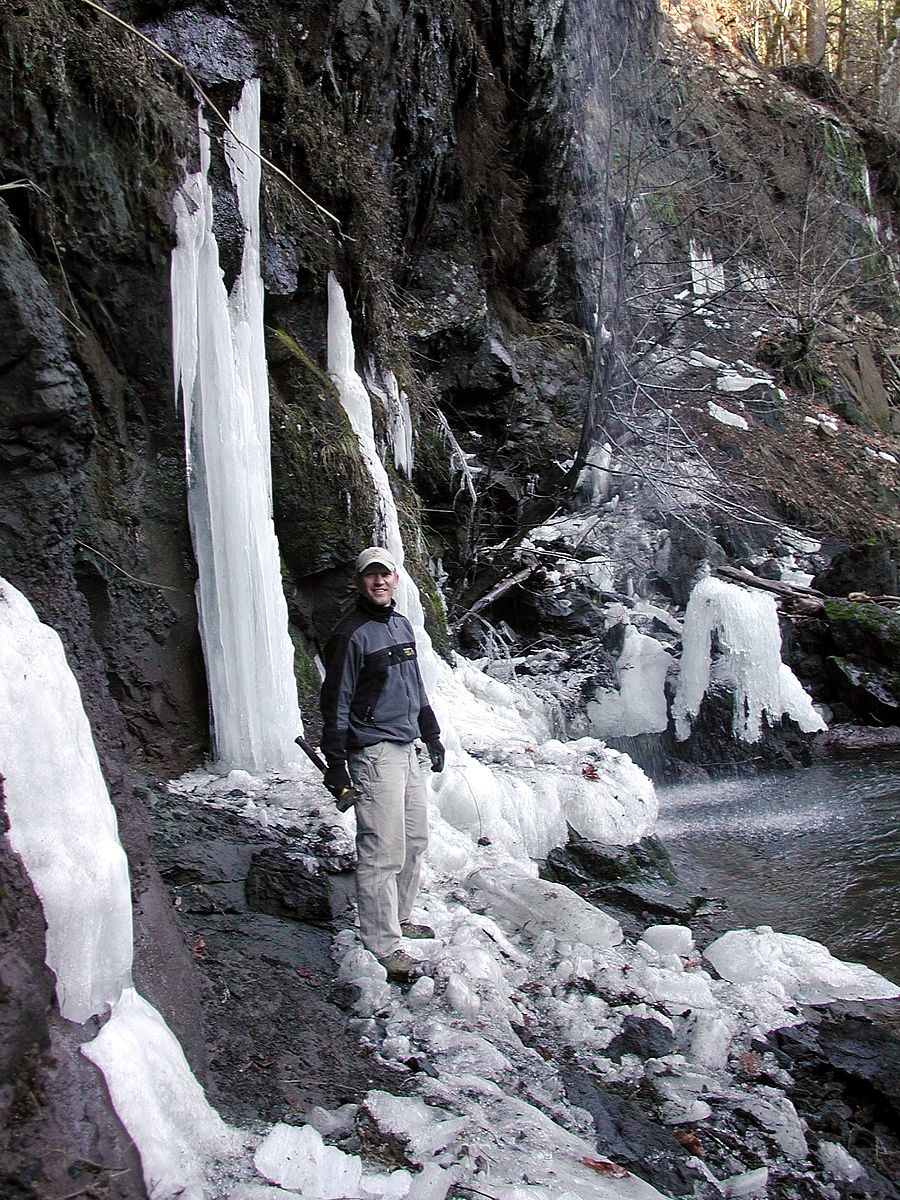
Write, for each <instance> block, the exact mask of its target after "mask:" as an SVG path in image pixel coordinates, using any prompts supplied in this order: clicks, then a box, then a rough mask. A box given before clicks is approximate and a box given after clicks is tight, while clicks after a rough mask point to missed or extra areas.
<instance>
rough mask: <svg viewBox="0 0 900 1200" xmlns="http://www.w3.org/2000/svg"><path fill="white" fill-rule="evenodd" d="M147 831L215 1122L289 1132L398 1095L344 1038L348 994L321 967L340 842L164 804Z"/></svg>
mask: <svg viewBox="0 0 900 1200" xmlns="http://www.w3.org/2000/svg"><path fill="white" fill-rule="evenodd" d="M234 800H235V804H240V801H241V797H239V796H238V797H235V798H234ZM154 818H155V819H154V848H155V852H156V855H157V858H158V860H159V862H160V866H161V870H162V873H163V877H164V879H165V881H166V884H167V886H168V887H169V889H170V895H171V897H172V900H173V902H174V904H175V907H176V910H177V912H178V914H179V917H180V922H181V926H182V930H183V933H182V936H183V939H184V940H185V942H186V943H187V945H188V946H189V948H190V952H191V957H192V960H193V964H194V969H195V971H196V973H197V977H198V979H199V981H200V1001H199V1007H200V1009H201V1011H202V1012H203V1015H204V1018H205V1025H206V1033H207V1051H208V1058H209V1081H210V1088H211V1096H212V1099H213V1101H214V1103H215V1104H216V1106H217V1107H218V1108H219V1110H220V1111H221V1112H222V1113H223V1114H224V1115H225V1116H226V1117H227V1118H228V1119H230V1120H234V1121H256V1120H260V1119H261V1120H266V1121H276V1120H288V1121H290V1122H293V1123H299V1122H301V1121H302V1119H303V1116H304V1114H305V1113H306V1111H307V1110H308V1108H309V1107H310V1106H312V1105H314V1104H321V1105H323V1106H325V1107H327V1108H333V1107H337V1106H338V1105H340V1104H343V1103H346V1102H351V1101H353V1102H359V1101H360V1100H361V1099H362V1097H363V1096H364V1095H365V1093H366V1092H367V1091H368V1090H369V1088H371V1087H381V1088H384V1089H386V1090H388V1091H394V1092H397V1091H399V1090H400V1089H401V1088H402V1086H403V1079H404V1078H405V1077H406V1073H403V1075H402V1077H398V1075H397V1073H396V1072H394V1071H391V1070H390V1069H389V1068H387V1067H385V1066H383V1065H379V1064H378V1063H376V1062H375V1061H373V1060H372V1059H371V1058H370V1057H368V1056H367V1054H366V1053H365V1052H364V1050H362V1049H361V1047H360V1045H359V1041H358V1039H357V1036H356V1034H355V1032H353V1030H352V1029H351V1028H350V1027H349V1024H348V1021H349V1019H350V1018H351V1017H352V1015H353V1012H352V1010H353V1003H354V1001H355V1000H356V998H357V990H356V989H354V988H352V987H349V986H347V985H345V984H342V983H340V982H339V981H338V979H337V973H336V967H335V963H334V961H333V959H332V957H331V945H332V938H333V936H334V933H335V931H336V929H338V928H341V927H344V926H345V925H347V924H349V923H350V922H351V920H352V913H351V912H350V911H349V910H348V905H349V901H350V890H351V883H352V878H351V876H350V874H349V867H350V866H351V864H352V845H351V843H350V842H349V839H348V838H347V836H346V834H344V833H343V831H342V830H341V831H340V834H337V833H335V831H334V830H333V829H331V828H330V827H329V826H327V825H323V824H322V823H321V822H320V820H319V815H318V813H316V812H315V811H314V810H313V811H311V812H310V814H309V815H308V816H307V817H301V816H300V815H298V817H297V820H296V823H295V824H294V825H293V826H291V827H290V828H288V829H282V828H263V827H262V826H259V825H257V824H255V823H254V822H253V821H252V820H248V819H247V817H246V816H244V815H243V814H242V813H241V812H240V811H235V810H233V809H230V808H228V807H225V806H223V805H221V803H219V804H215V805H213V804H210V803H207V802H206V801H204V800H203V799H202V798H201V797H195V796H189V797H188V796H180V795H172V794H168V793H163V794H157V795H156V796H155V805H154ZM313 863H315V864H316V868H315V870H314V869H313V866H312V864H313ZM304 864H305V866H304ZM248 877H249V879H248ZM245 887H246V895H245ZM248 901H249V903H248ZM259 909H263V911H259Z"/></svg>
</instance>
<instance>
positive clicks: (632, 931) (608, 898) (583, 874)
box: [540, 833, 707, 936]
mask: <svg viewBox="0 0 900 1200" xmlns="http://www.w3.org/2000/svg"><path fill="white" fill-rule="evenodd" d="M540 873H541V876H542V877H543V878H545V879H552V880H553V881H554V882H556V883H564V884H565V885H566V887H569V888H571V889H572V891H573V892H577V893H578V894H579V895H580V896H583V897H584V898H585V899H586V900H589V901H590V902H591V903H592V904H596V905H597V907H598V908H602V909H603V911H604V912H610V913H611V914H612V915H614V916H616V917H617V918H618V920H619V921H620V923H621V924H622V926H623V928H624V929H625V931H626V933H628V934H629V935H633V936H639V935H640V933H641V931H642V930H643V929H644V928H645V927H646V926H647V925H656V924H679V925H684V924H688V923H689V922H690V921H691V920H692V919H693V918H694V917H695V916H696V915H697V914H698V913H699V912H700V911H701V909H703V908H704V906H705V904H706V902H707V901H706V898H705V897H703V896H697V895H694V894H691V893H690V892H688V891H686V890H685V889H684V888H682V887H680V886H679V884H678V882H677V880H676V877H675V872H674V870H673V868H672V863H671V861H670V859H669V856H668V853H667V851H666V849H665V847H664V846H663V845H662V843H661V842H659V841H658V840H657V839H656V838H654V837H648V838H643V839H642V840H641V841H640V842H637V843H635V844H634V845H632V846H607V845H604V844H602V843H600V842H592V841H589V840H587V839H586V838H581V837H579V836H578V835H577V834H574V833H570V837H569V841H568V843H567V844H566V845H565V846H561V847H556V848H555V849H553V850H551V851H550V853H549V854H548V855H547V859H546V861H545V862H544V864H543V866H542V867H541V872H540Z"/></svg>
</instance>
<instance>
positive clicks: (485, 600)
mask: <svg viewBox="0 0 900 1200" xmlns="http://www.w3.org/2000/svg"><path fill="white" fill-rule="evenodd" d="M537 567H538V564H537V563H531V564H530V565H529V566H527V567H523V568H522V570H521V571H517V572H516V573H515V575H510V576H509V577H508V578H507V579H501V581H500V582H499V583H498V584H497V585H496V586H495V587H492V588H491V590H490V591H489V592H487V593H486V594H485V595H484V596H482V597H481V599H480V600H476V601H475V603H474V604H473V605H472V607H471V608H469V609H467V610H466V611H465V612H464V613H463V615H462V616H461V617H460V618H459V620H458V621H457V622H456V625H457V627H458V626H460V625H464V624H465V622H466V621H468V619H469V617H474V616H476V615H477V614H478V613H479V612H481V610H482V609H483V608H487V607H488V605H489V604H493V603H494V601H495V600H499V599H500V597H501V596H505V595H506V593H507V592H508V591H510V590H511V589H512V588H514V587H515V586H516V584H518V583H524V582H525V580H526V579H528V578H529V576H531V575H533V574H534V573H535V571H536V570H537Z"/></svg>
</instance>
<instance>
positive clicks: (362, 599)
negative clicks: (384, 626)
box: [356, 595, 397, 623]
mask: <svg viewBox="0 0 900 1200" xmlns="http://www.w3.org/2000/svg"><path fill="white" fill-rule="evenodd" d="M356 607H357V608H358V609H360V610H361V611H362V612H364V613H365V614H366V616H369V617H372V618H373V619H374V620H376V621H384V622H385V623H387V622H388V621H389V620H390V619H391V617H392V616H393V615H394V610H395V609H396V607H397V604H396V602H395V601H394V600H392V601H391V602H390V604H373V603H372V601H371V600H369V599H368V597H366V596H363V595H357V597H356Z"/></svg>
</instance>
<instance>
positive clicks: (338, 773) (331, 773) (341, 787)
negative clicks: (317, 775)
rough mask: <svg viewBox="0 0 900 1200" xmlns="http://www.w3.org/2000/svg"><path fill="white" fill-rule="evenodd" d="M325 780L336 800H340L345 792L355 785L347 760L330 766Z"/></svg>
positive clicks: (324, 777)
mask: <svg viewBox="0 0 900 1200" xmlns="http://www.w3.org/2000/svg"><path fill="white" fill-rule="evenodd" d="M323 782H324V784H325V786H326V787H327V788H328V790H329V792H331V794H332V796H334V798H335V800H340V798H341V796H343V794H344V792H346V791H348V790H349V789H350V788H352V787H353V780H352V779H351V778H350V773H349V772H348V770H347V764H346V763H345V762H339V763H334V764H333V765H332V766H330V767H329V768H328V770H327V771H326V772H325V774H324V776H323Z"/></svg>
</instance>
